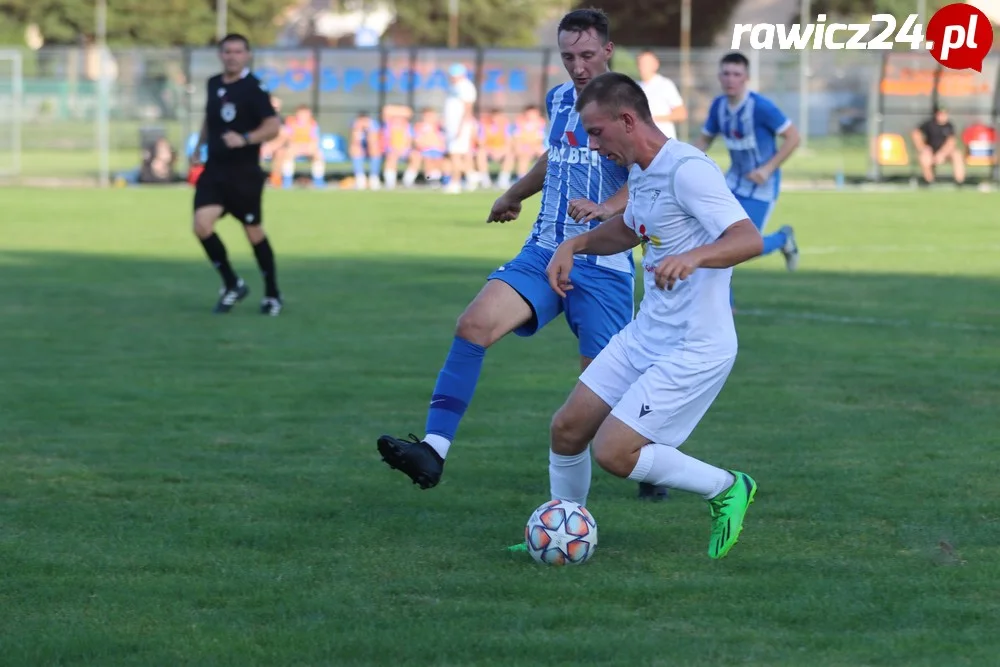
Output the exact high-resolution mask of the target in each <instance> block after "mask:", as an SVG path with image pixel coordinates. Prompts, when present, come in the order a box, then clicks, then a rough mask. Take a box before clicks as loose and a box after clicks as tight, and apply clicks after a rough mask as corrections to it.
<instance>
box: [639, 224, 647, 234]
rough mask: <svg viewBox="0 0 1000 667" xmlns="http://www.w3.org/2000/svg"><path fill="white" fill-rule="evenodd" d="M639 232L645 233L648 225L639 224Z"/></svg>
mask: <svg viewBox="0 0 1000 667" xmlns="http://www.w3.org/2000/svg"><path fill="white" fill-rule="evenodd" d="M639 233H640V234H643V235H645V234H646V225H639Z"/></svg>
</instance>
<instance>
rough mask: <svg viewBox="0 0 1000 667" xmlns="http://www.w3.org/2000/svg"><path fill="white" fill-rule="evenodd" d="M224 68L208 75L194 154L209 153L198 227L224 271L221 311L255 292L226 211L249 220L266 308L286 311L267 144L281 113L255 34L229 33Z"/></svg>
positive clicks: (222, 51) (199, 188) (198, 199)
mask: <svg viewBox="0 0 1000 667" xmlns="http://www.w3.org/2000/svg"><path fill="white" fill-rule="evenodd" d="M219 59H220V60H221V61H222V65H223V72H222V74H217V75H216V76H213V77H212V78H211V79H209V80H208V100H207V101H206V103H205V122H204V124H203V125H202V127H201V136H200V137H199V139H198V146H197V147H196V148H195V150H194V154H193V155H192V158H191V159H192V162H193V163H197V161H198V159H199V155H200V153H201V148H202V146H206V145H207V147H208V161H207V162H206V163H205V169H204V171H203V172H202V174H201V177H200V178H199V179H198V183H197V185H196V187H195V193H194V233H195V236H197V237H198V240H199V241H201V245H202V246H204V248H205V253H206V254H207V255H208V259H209V261H211V262H212V265H213V266H215V268H216V269H218V271H219V274H220V275H221V276H222V284H223V287H222V290H221V292H220V296H219V301H218V303H217V304H216V305H215V312H216V313H228V312H229V311H230V310H231V309H232V307H233V306H234V305H235V304H236V302H237V301H241V300H243V298H245V297H246V295H247V294H248V293H249V292H250V288H249V287H247V285H246V283H245V282H243V280H242V279H241V278H240V277H239V276H237V275H236V272H235V271H233V267H232V266H231V265H230V264H229V259H228V257H227V255H226V247H225V246H224V245H223V244H222V239H220V238H219V237H218V235H216V233H215V223H216V222H217V221H218V220H219V218H221V217H222V216H224V215H225V214H226V213H229V214H231V215H232V216H233V217H235V218H236V219H237V220H239V221H240V222H241V223H243V230H244V231H245V232H246V235H247V239H248V240H249V241H250V244H251V245H252V246H253V253H254V256H255V257H256V258H257V264H258V265H259V266H260V272H261V274H262V275H263V277H264V298H263V300H262V301H261V303H260V312H261V314H262V315H278V314H279V313H280V312H281V305H282V302H281V293H280V292H279V291H278V281H277V276H276V274H275V263H274V252H273V251H272V250H271V244H270V243H269V242H268V240H267V236H266V235H265V234H264V227H263V216H262V211H261V199H262V198H263V195H264V182H265V180H266V177H265V174H264V170H263V169H261V167H260V145H261V144H262V143H264V142H265V141H269V140H270V139H273V138H274V137H276V136H278V132H279V131H280V130H281V121H280V120H279V119H278V116H277V114H275V111H274V107H272V106H271V97H270V94H269V93H268V92H267V90H265V88H264V86H263V84H262V83H261V82H260V80H259V79H258V78H257V77H255V76H254V75H253V74H251V73H250V69H249V64H250V42H249V41H248V40H247V38H246V37H244V36H243V35H237V34H231V35H227V36H226V37H225V38H223V40H222V41H221V42H219Z"/></svg>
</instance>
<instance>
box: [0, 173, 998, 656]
mask: <svg viewBox="0 0 1000 667" xmlns="http://www.w3.org/2000/svg"><path fill="white" fill-rule="evenodd" d="M492 196H493V195H492V194H485V193H484V194H473V195H463V196H456V197H446V196H443V195H439V194H436V193H429V192H427V193H410V192H399V193H355V192H313V191H297V192H275V191H270V192H268V193H267V195H266V220H267V225H268V228H269V231H270V236H271V239H272V242H273V245H274V247H275V250H276V253H277V258H278V267H279V272H280V278H281V283H282V287H283V290H284V292H285V296H286V300H287V303H286V311H285V313H284V314H283V315H282V316H281V317H280V318H277V319H270V318H262V317H261V316H259V315H257V314H256V301H257V299H258V298H259V297H260V295H261V287H260V279H259V277H258V275H257V272H256V268H255V264H254V262H253V258H252V254H251V253H250V250H249V248H248V247H247V245H246V242H245V240H244V238H243V236H242V232H241V231H240V229H239V227H238V225H237V224H236V223H235V222H233V221H232V220H231V219H230V220H227V221H225V222H224V223H222V225H221V227H220V233H221V235H222V236H223V238H224V239H225V241H226V242H227V245H228V248H229V251H230V256H231V257H232V258H233V261H234V263H235V265H236V267H237V268H238V269H239V270H240V272H241V273H242V274H243V276H244V277H245V278H246V279H247V280H248V282H249V283H250V285H251V287H252V289H253V293H252V295H251V297H252V298H251V299H250V300H249V301H248V302H245V303H244V304H242V305H240V306H239V307H238V308H237V309H236V310H235V311H234V312H233V313H231V314H230V315H229V316H226V317H217V316H212V315H211V314H210V310H211V307H212V305H213V303H214V300H215V297H216V290H217V287H218V279H217V277H216V275H215V273H214V271H213V270H212V269H211V267H210V266H209V265H208V263H207V261H206V260H205V258H204V256H203V253H202V250H201V248H200V247H199V246H198V244H197V243H196V242H195V241H194V239H193V237H192V236H191V234H190V230H189V228H190V223H189V210H190V202H191V191H190V190H188V189H183V188H180V189H171V190H139V189H125V190H117V191H96V190H92V191H91V190H51V191H50V190H5V191H3V194H2V197H3V201H4V207H3V209H4V210H3V217H2V221H0V231H2V233H0V239H2V241H0V285H2V288H0V322H2V327H0V369H2V376H0V377H2V382H0V507H2V513H0V581H2V586H0V655H2V656H3V658H2V660H0V662H2V663H4V664H9V665H101V666H109V665H141V666H144V667H145V666H150V665H214V666H217V665H239V666H247V665H337V666H344V665H503V666H510V665H564V664H592V665H630V666H634V665H664V666H666V665H728V664H733V665H735V664H740V665H762V666H767V667H776V666H785V665H803V666H806V667H821V666H828V665H830V666H832V665H844V666H851V667H858V666H860V665H905V666H907V667H913V666H918V665H928V666H930V665H934V666H938V665H948V666H950V667H954V666H957V665H988V664H993V662H994V661H995V660H996V655H997V652H998V650H1000V638H998V634H997V619H998V618H1000V600H998V597H997V595H996V591H997V581H998V579H1000V505H998V503H997V498H998V497H1000V496H998V495H997V480H998V479H1000V464H998V458H997V452H998V445H1000V435H998V428H997V406H998V405H1000V373H998V369H1000V346H998V341H1000V317H998V315H1000V308H998V305H997V304H998V300H1000V280H998V278H1000V260H998V254H1000V225H998V223H997V216H996V211H997V196H996V195H990V194H983V193H978V192H975V191H963V192H954V191H942V190H933V191H926V192H924V191H921V192H909V193H892V194H889V193H882V194H874V193H846V192H841V193H795V192H790V193H787V194H786V195H784V196H783V198H782V201H781V202H780V204H779V206H778V208H777V210H776V213H775V215H774V217H773V219H772V221H771V224H772V226H773V228H776V227H777V226H778V225H780V224H785V223H789V224H794V225H795V228H796V230H797V232H798V237H799V242H800V244H801V246H802V249H803V256H802V262H801V268H800V271H799V272H797V273H795V274H789V273H787V272H785V271H784V267H783V263H782V261H781V259H780V256H772V257H768V258H763V259H760V260H756V261H754V262H753V263H751V264H748V265H746V266H744V267H741V268H739V269H737V272H736V276H735V280H734V283H735V290H736V297H737V303H738V305H739V306H740V308H741V309H742V312H741V314H739V315H738V316H737V329H738V333H739V336H740V356H739V359H738V361H737V364H736V367H735V369H734V371H733V373H732V375H731V377H730V379H729V382H728V384H727V386H726V388H725V389H724V390H723V392H722V395H721V396H720V397H719V399H718V401H717V402H716V403H715V405H714V406H713V408H712V409H711V410H710V412H709V413H708V414H707V415H706V417H705V419H704V420H703V421H702V423H701V425H700V426H699V428H698V429H697V430H696V431H695V433H694V435H693V436H692V438H691V439H690V440H689V441H688V443H687V444H686V445H685V451H687V452H688V453H690V454H692V455H694V456H697V457H699V458H702V459H704V460H707V461H709V462H712V463H716V464H718V465H723V466H728V467H734V468H737V469H740V470H745V471H747V472H749V473H750V474H752V475H753V476H754V477H755V478H756V479H757V481H758V483H759V485H760V491H759V493H758V495H757V502H756V503H755V504H754V505H753V507H752V508H751V510H750V513H749V515H748V518H747V522H746V528H745V530H744V532H743V535H742V537H741V540H740V543H739V544H738V545H737V546H736V547H735V548H734V549H733V551H732V552H731V553H730V555H729V557H728V558H726V559H725V560H722V561H718V562H716V561H711V560H710V559H709V558H708V557H707V556H706V554H705V550H706V548H707V545H708V537H709V530H710V524H709V515H708V509H707V507H706V506H705V504H704V503H703V502H701V501H700V500H699V499H696V498H694V497H689V496H684V495H683V494H679V493H678V494H674V497H673V499H672V500H670V501H668V502H666V503H662V504H658V505H647V504H640V503H638V502H637V501H635V500H634V499H633V495H634V493H635V484H634V483H632V482H626V481H623V480H618V479H615V478H612V477H611V476H610V475H608V474H606V473H604V472H603V471H601V470H599V469H598V468H596V467H595V481H594V486H593V490H592V493H591V499H590V503H589V507H590V509H591V510H592V511H593V513H594V516H595V517H596V518H597V521H598V524H599V526H600V544H599V546H598V548H597V552H596V555H595V557H594V559H593V560H592V561H591V562H589V563H588V564H586V565H585V566H583V567H579V568H562V569H560V568H546V567H542V566H539V565H536V564H534V563H533V562H532V561H531V560H530V558H528V557H527V556H526V555H524V554H517V555H514V554H508V553H506V552H505V551H504V548H505V547H506V546H507V545H508V544H511V543H513V542H515V541H517V540H518V539H519V538H520V536H521V534H522V530H523V525H524V522H525V521H526V520H527V518H528V516H529V515H530V513H531V511H532V510H533V509H534V508H535V507H536V506H537V505H538V504H540V503H541V502H543V501H544V500H546V499H547V489H548V478H547V453H546V452H547V428H548V423H549V419H550V416H551V414H552V413H553V411H554V410H555V409H557V408H558V406H559V405H560V404H561V403H562V401H563V400H564V399H565V397H566V395H567V394H568V392H569V391H570V389H571V388H572V386H573V383H574V381H575V379H576V370H575V369H576V366H577V356H576V347H575V342H574V340H573V338H572V335H571V334H570V332H569V331H568V329H567V327H566V325H565V322H564V321H562V320H558V321H556V322H555V323H554V324H553V325H552V326H551V327H549V328H548V329H546V330H545V331H544V332H542V333H541V334H540V335H539V336H538V337H537V338H535V339H528V340H526V339H519V338H515V337H509V338H508V339H505V340H503V341H501V342H500V343H499V344H498V345H497V346H496V347H495V348H493V349H492V350H490V352H489V354H488V355H487V360H486V364H485V367H484V369H483V375H482V381H481V384H480V386H479V390H478V392H477V394H476V396H475V399H474V400H473V403H472V406H471V408H470V410H469V412H468V414H467V416H466V419H465V421H464V423H463V424H462V427H461V429H460V432H459V437H458V441H457V442H456V444H455V445H454V447H453V448H452V450H451V454H450V456H449V460H448V465H447V467H446V471H445V476H444V479H443V481H442V483H441V485H440V486H439V487H437V488H436V489H433V490H430V491H419V490H418V489H417V488H416V487H415V486H412V485H411V484H409V482H408V480H406V479H405V478H404V477H403V476H402V475H401V474H400V473H398V472H394V471H390V470H389V469H388V468H386V467H385V465H384V464H383V463H381V461H380V460H379V457H378V454H377V453H376V450H375V438H376V437H377V436H378V435H379V434H380V433H382V432H391V433H395V434H406V433H407V432H410V431H413V432H415V433H417V434H422V433H423V422H424V414H425V409H426V404H427V401H428V398H429V394H430V391H431V388H432V387H433V383H434V380H435V376H436V373H437V371H438V369H439V367H440V364H441V362H442V361H443V359H444V355H445V352H446V350H447V347H448V345H449V341H450V339H451V336H452V333H453V327H454V322H455V319H456V317H457V316H458V314H459V313H460V312H461V309H462V308H463V307H464V305H465V304H466V303H467V302H468V301H469V300H470V299H471V298H472V297H473V296H474V295H475V293H476V292H477V291H478V290H479V288H480V286H481V284H482V281H483V278H484V277H485V275H486V274H487V273H488V272H490V271H491V270H492V269H493V268H495V267H496V266H497V265H499V264H500V263H501V262H502V261H504V260H506V259H508V258H510V257H511V256H512V255H513V254H514V253H515V252H516V251H517V249H518V248H519V247H520V245H521V243H522V242H523V239H524V237H525V235H526V233H527V230H528V227H529V224H530V222H531V221H532V219H533V216H534V213H535V211H536V210H537V202H536V203H533V204H532V205H529V206H526V210H525V212H524V215H523V217H522V219H521V220H520V221H518V222H516V223H512V224H507V225H503V226H501V225H486V224H484V222H483V221H484V219H485V216H486V212H487V210H488V208H489V205H490V203H491V198H492ZM942 544H943V545H945V546H942Z"/></svg>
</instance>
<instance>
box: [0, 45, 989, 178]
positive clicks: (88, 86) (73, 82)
mask: <svg viewBox="0 0 1000 667" xmlns="http://www.w3.org/2000/svg"><path fill="white" fill-rule="evenodd" d="M641 50H642V49H639V48H632V47H618V48H617V49H616V52H615V57H614V60H613V62H612V67H613V69H615V70H617V71H621V72H625V73H627V74H631V75H633V76H637V74H638V73H637V67H636V56H637V55H638V54H639V52H640V51H641ZM653 52H654V54H655V55H657V57H658V58H659V60H660V62H661V69H660V71H661V73H662V74H664V75H665V76H667V77H669V78H671V79H673V80H674V82H675V83H676V84H677V86H678V88H679V89H680V91H681V93H682V96H683V98H684V101H685V106H686V107H687V109H688V120H687V121H686V122H684V123H681V124H679V127H678V131H679V134H680V136H681V138H686V139H691V138H693V137H694V136H696V135H697V133H698V132H699V129H700V127H701V124H702V123H703V122H704V118H705V114H706V112H707V109H708V106H709V104H710V102H711V100H712V99H713V98H714V97H715V96H716V95H717V94H718V92H719V84H718V79H717V71H718V62H719V59H720V58H721V57H722V56H723V55H724V54H725V51H724V50H715V49H698V50H694V51H692V52H690V53H689V54H688V55H687V57H685V55H684V54H683V53H682V52H680V51H679V50H665V49H653ZM18 53H19V55H20V56H21V58H20V60H21V65H22V67H21V70H22V71H21V75H22V76H21V77H20V79H21V80H19V81H15V79H17V78H18V77H15V76H14V74H13V70H12V64H11V63H12V62H13V61H12V60H10V59H8V60H6V61H5V60H3V59H2V58H0V95H2V96H3V99H4V100H8V99H9V100H11V105H6V104H5V105H4V108H10V109H13V108H14V107H13V97H12V95H13V91H14V88H15V86H17V87H19V92H20V95H19V102H18V105H17V106H18V107H19V114H17V115H16V118H17V119H19V121H20V132H19V141H20V145H19V147H18V150H17V151H16V152H17V153H18V155H17V156H16V159H15V155H14V153H15V151H14V148H15V146H14V144H13V141H14V135H13V134H11V133H9V132H8V129H9V128H11V127H12V126H13V120H12V118H11V117H8V116H6V115H4V114H5V112H4V111H3V110H2V109H0V171H2V170H3V169H4V167H5V166H11V165H13V166H15V167H16V168H17V169H19V170H20V173H21V174H22V175H23V176H28V177H56V178H74V177H77V178H86V179H95V178H97V177H98V175H99V171H100V170H101V168H102V167H104V168H106V169H108V170H110V171H111V172H112V175H113V174H114V173H115V172H118V171H122V170H127V169H133V168H135V167H137V166H138V164H139V161H140V159H141V154H140V144H141V142H142V141H143V140H144V139H145V140H147V141H148V140H150V139H151V138H153V137H156V136H159V135H164V136H166V137H167V139H168V140H169V141H170V142H171V143H172V144H173V145H174V146H175V147H176V148H177V149H178V150H179V151H181V153H182V154H183V153H184V151H185V147H186V144H187V141H188V138H189V137H190V135H191V134H192V133H193V132H196V131H197V130H198V127H199V125H200V123H201V119H202V113H203V109H204V104H205V81H206V80H207V79H208V77H209V76H211V75H213V74H215V73H217V72H218V71H219V62H218V57H217V53H216V51H215V50H214V49H112V50H111V51H110V52H108V53H106V54H105V60H104V71H105V76H106V81H107V82H108V85H107V86H106V87H105V90H106V91H107V99H106V100H104V103H102V95H101V88H100V87H99V86H98V81H99V80H100V71H101V53H100V52H99V51H98V50H97V49H83V48H51V49H49V48H46V49H41V50H38V51H19V52H18ZM746 54H747V56H748V58H749V59H750V62H751V87H752V88H753V89H755V90H757V91H759V92H761V93H763V94H765V95H767V96H768V97H770V98H771V99H772V100H774V101H775V102H776V103H777V105H778V106H779V107H780V108H781V109H782V110H783V111H784V112H785V113H786V114H787V115H788V116H789V117H790V118H791V119H792V120H793V121H794V122H795V123H796V124H797V125H799V127H800V129H804V130H805V131H806V139H807V142H806V150H804V151H800V153H799V154H798V155H796V157H795V159H794V160H793V161H791V162H790V163H789V165H788V169H787V170H786V171H788V172H790V173H789V175H790V176H794V175H799V176H802V177H810V178H830V177H833V176H835V175H838V174H840V175H843V174H846V175H847V176H848V177H850V176H857V177H859V178H863V177H865V176H869V175H871V173H872V163H873V159H874V149H873V148H872V146H873V145H875V142H876V138H877V135H878V134H879V133H882V132H886V131H889V130H892V131H896V132H903V131H904V130H903V129H898V128H897V127H896V126H897V125H898V126H899V128H904V126H905V128H910V127H911V126H915V125H916V124H918V123H917V120H918V118H920V117H924V116H928V115H929V114H930V110H931V105H932V104H933V101H934V100H933V99H932V96H928V95H923V96H921V95H909V96H906V97H905V98H904V99H905V101H903V102H900V100H899V99H893V100H892V101H891V102H887V100H888V99H889V98H888V97H887V96H886V95H885V90H886V86H885V83H884V81H883V79H884V78H885V77H886V76H887V72H891V71H894V70H892V68H891V67H887V65H886V61H887V60H888V59H887V58H886V57H885V56H883V55H882V54H881V53H873V52H870V51H845V50H840V51H822V50H818V51H808V52H800V51H747V52H746ZM900 57H904V56H900ZM905 57H908V58H911V59H913V62H917V63H920V66H921V67H922V68H924V69H926V70H928V71H933V70H934V66H935V65H936V63H934V61H933V60H932V59H931V58H930V56H929V55H928V54H925V53H919V54H914V55H909V54H907V55H906V56H905ZM455 62H460V63H463V64H465V65H466V66H468V67H469V68H470V70H471V71H472V72H473V74H474V77H475V82H476V85H477V88H478V90H479V99H478V103H477V104H478V106H479V108H480V110H487V109H492V108H499V109H503V110H505V111H508V112H516V111H519V110H521V109H522V108H523V107H524V106H525V105H528V104H537V105H541V104H542V103H543V101H544V96H545V92H546V91H547V90H548V89H549V88H550V87H551V86H553V85H556V84H557V83H560V82H562V81H565V80H566V73H565V71H564V70H563V67H562V63H561V62H560V57H559V53H558V52H557V51H555V50H553V49H534V50H508V49H483V50H476V49H465V50H449V49H433V48H428V49H318V48H317V49H312V48H309V49H258V50H257V51H255V57H254V63H253V69H254V72H255V73H256V74H257V76H259V77H260V78H261V79H262V80H263V81H264V82H265V83H266V84H267V85H268V87H269V88H270V89H271V90H272V92H273V93H274V95H275V96H276V97H278V98H279V99H280V101H281V104H282V109H283V111H284V112H286V113H287V112H291V111H292V110H293V109H294V108H295V107H297V106H299V105H307V106H309V107H310V108H311V109H312V111H313V113H314V115H315V116H316V118H317V120H318V121H319V124H320V126H321V128H322V130H323V132H326V133H333V134H338V135H341V136H344V135H346V134H347V132H348V129H349V127H350V123H351V121H352V119H353V118H354V116H355V115H356V114H357V113H358V112H360V111H367V112H369V113H372V114H376V113H377V112H378V110H379V109H380V108H382V107H383V106H384V105H386V104H402V105H406V106H409V107H411V108H412V109H414V110H418V109H420V108H423V107H433V108H440V107H441V106H442V104H443V102H444V97H445V95H446V91H447V86H448V77H447V68H448V66H449V65H451V64H452V63H455ZM990 63H992V64H990ZM901 66H902V65H900V64H899V62H896V61H893V67H896V68H897V69H898V68H899V67H901ZM969 74H971V75H973V76H975V77H979V78H978V81H979V83H978V84H977V85H978V88H977V89H976V90H977V91H978V92H974V93H973V95H974V97H975V101H974V102H971V103H968V104H966V102H968V100H966V99H965V98H964V97H963V98H962V99H963V101H962V104H963V105H966V106H975V108H976V114H978V115H977V116H976V117H977V118H979V117H980V116H983V115H985V116H989V120H990V122H991V123H992V114H993V111H994V108H995V106H996V105H995V104H994V103H993V97H994V93H995V91H996V88H997V87H996V85H995V82H996V75H997V66H996V61H995V60H994V61H988V65H987V67H986V68H984V72H983V74H975V73H969ZM967 88H968V87H967ZM957 90H958V88H955V89H954V90H953V91H952V92H955V91H957ZM962 95H965V96H966V97H967V96H968V95H969V93H968V91H966V92H964V93H962ZM900 105H903V106H905V109H903V110H901V107H900ZM101 109H107V119H106V120H107V122H106V123H104V124H102V123H101V122H100V121H101V113H100V112H101ZM962 120H963V122H964V120H965V118H964V116H963V117H962ZM102 128H106V131H102ZM905 128H904V129H905ZM905 131H906V132H908V131H909V130H908V129H905ZM331 168H335V167H331Z"/></svg>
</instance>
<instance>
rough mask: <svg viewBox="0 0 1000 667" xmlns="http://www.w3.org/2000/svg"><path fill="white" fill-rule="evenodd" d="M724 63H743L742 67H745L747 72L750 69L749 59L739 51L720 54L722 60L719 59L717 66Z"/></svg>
mask: <svg viewBox="0 0 1000 667" xmlns="http://www.w3.org/2000/svg"><path fill="white" fill-rule="evenodd" d="M726 63H732V64H734V65H743V66H744V67H746V68H747V71H748V72H749V71H750V61H749V60H747V57H746V56H745V55H743V54H742V53H739V52H738V51H733V52H732V53H727V54H726V55H724V56H722V60H720V61H719V66H720V67H721V66H722V65H725V64H726Z"/></svg>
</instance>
